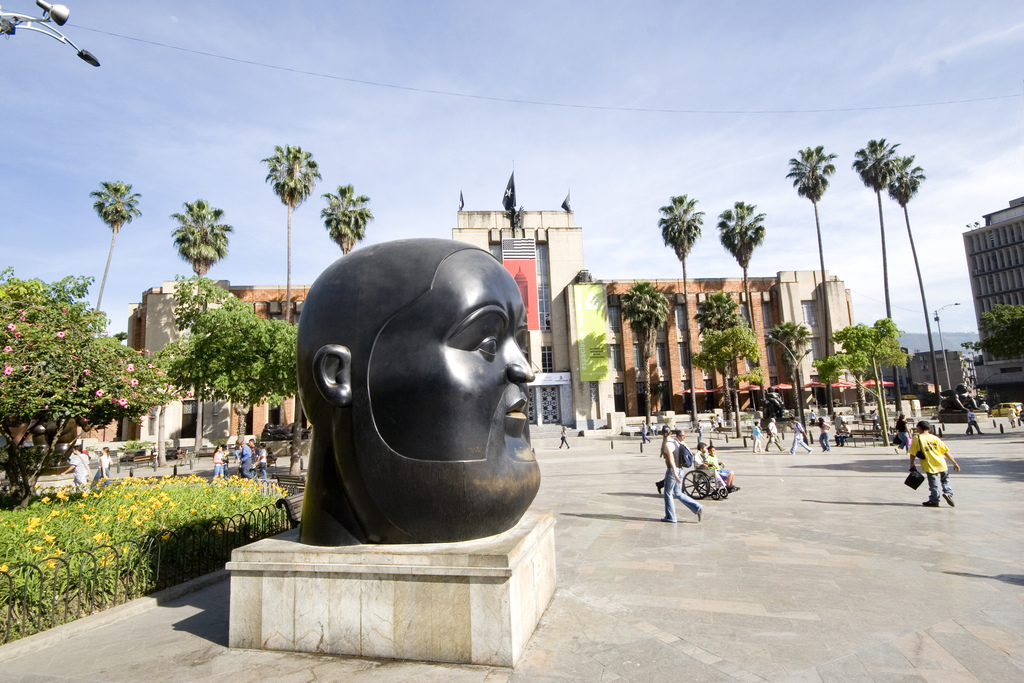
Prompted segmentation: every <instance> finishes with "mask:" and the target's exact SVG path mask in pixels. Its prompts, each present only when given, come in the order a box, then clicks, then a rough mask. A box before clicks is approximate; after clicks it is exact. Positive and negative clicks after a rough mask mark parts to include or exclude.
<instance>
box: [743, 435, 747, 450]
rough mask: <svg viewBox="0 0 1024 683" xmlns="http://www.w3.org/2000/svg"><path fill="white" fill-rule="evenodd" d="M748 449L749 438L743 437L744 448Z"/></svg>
mask: <svg viewBox="0 0 1024 683" xmlns="http://www.w3.org/2000/svg"><path fill="white" fill-rule="evenodd" d="M746 447H747V437H743V448H744V449H746Z"/></svg>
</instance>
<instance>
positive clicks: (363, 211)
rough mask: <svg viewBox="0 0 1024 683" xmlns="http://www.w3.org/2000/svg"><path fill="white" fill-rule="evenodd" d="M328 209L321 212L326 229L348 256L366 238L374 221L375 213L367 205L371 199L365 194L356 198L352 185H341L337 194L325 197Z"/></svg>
mask: <svg viewBox="0 0 1024 683" xmlns="http://www.w3.org/2000/svg"><path fill="white" fill-rule="evenodd" d="M323 198H324V199H326V200H327V208H325V209H321V210H320V218H322V219H323V221H324V227H326V228H327V233H328V234H329V235H330V236H331V239H332V240H334V241H335V242H336V243H337V244H338V246H339V247H341V253H342V254H343V255H344V254H348V253H349V252H350V251H352V249H353V248H355V246H356V244H357V243H358V242H362V241H363V239H364V238H365V237H366V226H367V225H368V224H369V222H370V221H372V220H373V213H372V212H371V211H370V209H369V207H367V206H366V205H367V204H369V203H370V198H369V197H367V196H366V195H364V194H361V195H359V196H358V197H357V196H356V191H355V189H354V188H353V187H352V186H351V185H339V186H338V192H337V194H331V193H330V192H328V193H327V194H325V195H323Z"/></svg>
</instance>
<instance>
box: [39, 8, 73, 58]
mask: <svg viewBox="0 0 1024 683" xmlns="http://www.w3.org/2000/svg"><path fill="white" fill-rule="evenodd" d="M36 4H37V5H39V7H40V8H42V10H43V12H44V13H45V14H48V15H49V18H50V19H52V20H53V23H55V24H57V26H63V25H64V24H65V23H67V20H68V17H69V16H70V15H71V10H69V9H68V7H67V5H51V4H50V3H48V2H44V0H36ZM83 59H84V58H83Z"/></svg>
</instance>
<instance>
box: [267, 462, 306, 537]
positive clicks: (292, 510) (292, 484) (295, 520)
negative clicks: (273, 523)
mask: <svg viewBox="0 0 1024 683" xmlns="http://www.w3.org/2000/svg"><path fill="white" fill-rule="evenodd" d="M275 478H276V479H277V485H278V486H280V487H281V488H283V489H284V490H285V491H287V492H288V495H287V496H286V497H284V498H278V499H277V502H275V503H274V505H276V506H277V507H279V508H281V509H283V510H284V511H285V514H287V515H288V523H289V524H290V525H291V528H292V529H294V528H296V527H297V526H299V521H301V519H302V497H303V495H304V494H305V492H306V478H305V477H303V476H301V475H297V474H278V475H276V477H275Z"/></svg>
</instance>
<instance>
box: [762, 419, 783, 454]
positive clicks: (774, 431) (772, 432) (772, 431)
mask: <svg viewBox="0 0 1024 683" xmlns="http://www.w3.org/2000/svg"><path fill="white" fill-rule="evenodd" d="M772 444H775V447H776V448H778V449H779V452H780V453H781V452H782V442H780V441H779V425H777V424H775V418H774V417H773V418H772V420H771V422H769V423H768V443H766V444H765V445H764V452H765V453H767V452H768V447H769V446H771V445H772Z"/></svg>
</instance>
